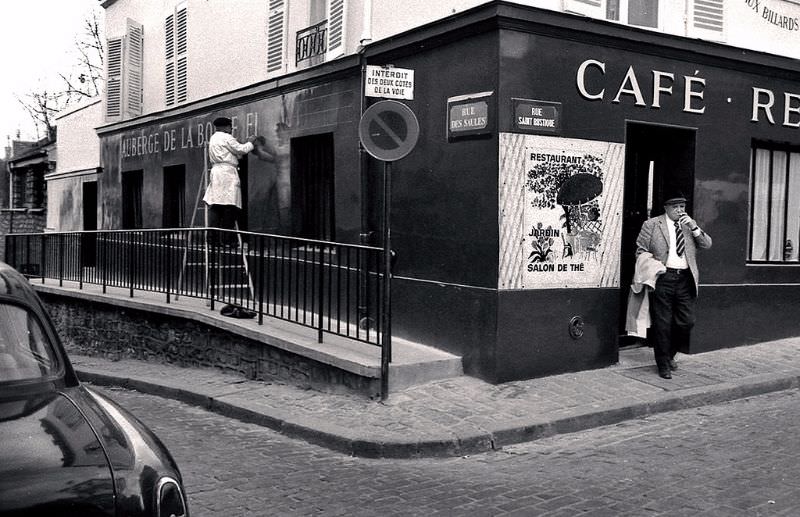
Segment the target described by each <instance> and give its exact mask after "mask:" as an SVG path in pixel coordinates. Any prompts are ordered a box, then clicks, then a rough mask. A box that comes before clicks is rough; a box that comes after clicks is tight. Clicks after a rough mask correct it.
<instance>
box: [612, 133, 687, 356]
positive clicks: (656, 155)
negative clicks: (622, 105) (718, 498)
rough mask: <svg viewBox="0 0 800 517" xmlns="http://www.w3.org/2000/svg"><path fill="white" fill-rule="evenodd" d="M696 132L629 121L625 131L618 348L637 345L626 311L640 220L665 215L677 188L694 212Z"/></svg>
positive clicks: (642, 221)
mask: <svg viewBox="0 0 800 517" xmlns="http://www.w3.org/2000/svg"><path fill="white" fill-rule="evenodd" d="M694 160H695V130H694V129H690V128H681V127H673V126H658V125H652V124H641V123H634V122H629V123H628V126H627V129H626V133H625V197H624V201H623V203H624V206H623V218H622V257H621V260H620V264H621V267H620V301H621V303H620V307H621V311H620V318H619V328H620V336H621V337H620V346H626V345H633V344H637V341H636V340H635V339H633V338H628V337H626V336H625V311H626V309H627V305H628V293H629V292H630V285H631V280H632V279H633V272H634V268H635V265H636V237H637V236H638V235H639V230H640V229H641V227H642V223H644V221H645V220H646V219H647V218H649V217H653V216H656V215H659V214H663V213H664V206H663V201H664V196H665V195H666V194H667V193H668V192H670V191H672V190H681V191H682V192H683V193H684V194H685V195H686V198H687V203H686V210H687V212H689V213H690V214H691V213H693V212H692V197H693V193H694Z"/></svg>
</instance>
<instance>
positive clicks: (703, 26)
mask: <svg viewBox="0 0 800 517" xmlns="http://www.w3.org/2000/svg"><path fill="white" fill-rule="evenodd" d="M724 4H725V2H724V0H693V2H692V13H691V20H692V23H691V28H690V31H691V33H690V34H689V35H690V36H694V37H696V38H703V39H710V40H713V41H723V40H724V38H725V31H724V29H725V23H724V22H725V11H724Z"/></svg>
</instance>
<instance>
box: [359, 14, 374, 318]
mask: <svg viewBox="0 0 800 517" xmlns="http://www.w3.org/2000/svg"><path fill="white" fill-rule="evenodd" d="M363 5H364V13H363V14H364V17H363V20H362V30H361V39H360V40H359V44H358V58H359V64H360V65H361V67H360V68H361V79H360V84H359V88H360V92H359V101H360V105H359V120H360V119H361V115H363V114H364V110H366V99H365V98H364V88H365V83H366V77H367V56H366V54H365V50H366V46H367V45H369V44H370V43H371V42H372V0H364V4H363ZM358 158H359V162H358V164H359V173H360V178H361V233H360V242H361V244H362V245H363V246H368V245H369V244H371V240H372V238H371V237H372V231H370V229H369V228H370V224H369V209H368V208H369V204H368V200H369V188H368V184H369V183H368V177H369V176H368V174H367V166H368V161H367V160H368V159H369V156H368V155H367V152H366V151H365V150H364V146H363V145H361V142H359V143H358ZM362 263H363V262H362ZM360 276H361V278H359V300H360V301H361V303H360V304H359V306H358V322H359V326H360V327H361V328H363V329H365V330H366V329H368V328H369V327H370V326H372V325H371V322H370V321H368V320H366V319H365V318H366V317H367V314H368V311H369V307H368V306H367V294H368V293H367V280H368V279H367V272H366V270H365V269H363V268H362V269H361V275H360Z"/></svg>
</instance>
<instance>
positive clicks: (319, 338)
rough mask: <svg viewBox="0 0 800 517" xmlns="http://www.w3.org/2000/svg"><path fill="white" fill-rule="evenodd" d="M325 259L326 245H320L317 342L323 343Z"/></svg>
mask: <svg viewBox="0 0 800 517" xmlns="http://www.w3.org/2000/svg"><path fill="white" fill-rule="evenodd" d="M324 260H325V246H322V245H320V247H319V284H318V285H317V343H322V327H323V325H322V311H323V310H324V308H325V305H324V304H323V303H322V298H323V296H324V294H325V289H324V285H325V284H323V278H325V275H324V272H323V267H324Z"/></svg>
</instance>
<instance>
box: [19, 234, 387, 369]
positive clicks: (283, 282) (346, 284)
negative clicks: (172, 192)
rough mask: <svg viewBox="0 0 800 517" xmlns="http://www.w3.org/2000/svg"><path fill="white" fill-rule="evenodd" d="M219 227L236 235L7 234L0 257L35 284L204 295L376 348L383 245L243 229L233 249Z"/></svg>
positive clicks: (131, 293)
mask: <svg viewBox="0 0 800 517" xmlns="http://www.w3.org/2000/svg"><path fill="white" fill-rule="evenodd" d="M226 232H233V233H237V232H234V231H233V230H222V229H218V228H158V229H152V228H146V229H135V230H91V231H66V232H46V233H26V234H8V235H6V236H5V238H6V254H5V261H6V262H7V263H8V264H9V265H11V266H12V267H14V268H16V269H18V270H19V271H21V272H22V273H23V274H25V275H26V276H27V277H29V278H31V279H41V281H42V282H43V283H44V282H45V279H46V278H47V279H55V280H57V281H58V282H59V285H63V283H64V282H65V281H67V282H69V281H73V282H76V283H77V284H78V288H79V289H83V286H84V284H95V285H101V286H102V287H103V292H106V288H107V287H119V288H124V289H126V290H128V292H129V296H131V297H133V296H135V292H136V291H150V292H160V293H164V294H165V296H166V303H172V300H173V299H175V298H177V297H178V296H191V297H197V298H205V299H208V300H210V302H211V303H210V305H211V306H212V307H214V303H215V302H216V303H219V304H223V305H225V304H230V305H234V306H238V307H242V308H246V309H248V310H252V311H254V312H256V313H257V316H258V324H263V320H264V316H267V317H273V318H278V319H282V320H286V321H290V322H293V323H297V324H300V325H304V326H307V327H311V328H314V329H316V330H317V333H318V340H319V341H320V342H321V341H322V338H323V334H332V335H337V336H342V337H346V338H349V339H354V340H356V341H361V342H364V343H368V344H371V345H376V346H381V347H382V348H383V345H384V343H383V341H384V338H382V333H383V330H384V329H383V328H382V326H383V323H382V322H383V321H384V319H383V316H384V312H383V311H385V310H390V309H389V308H387V307H384V302H383V296H382V294H383V292H382V290H383V275H384V274H385V271H383V268H384V262H385V261H384V259H383V249H382V248H377V247H372V246H365V245H362V244H346V243H338V242H332V241H325V240H316V239H303V238H299V237H289V236H283V235H274V234H265V233H257V232H245V231H240V232H238V234H239V236H240V237H241V239H242V241H244V244H243V246H242V248H240V249H231V248H226V247H225V246H223V245H222V244H214V243H220V242H229V241H226V240H225V239H224V238H222V237H223V235H222V234H223V233H226ZM190 244H191V245H190ZM204 246H207V248H204ZM204 249H208V250H209V252H210V253H209V254H208V256H210V257H211V258H210V259H209V260H208V261H207V262H206V261H205V260H204V259H203V250H204ZM183 257H188V258H189V259H190V260H186V261H182V260H181V259H182V258H183ZM243 260H245V261H248V262H247V263H248V266H249V268H248V269H249V274H250V275H252V276H253V278H250V281H251V282H252V286H253V288H254V289H255V291H254V292H252V294H251V291H250V290H249V289H243V288H242V285H243V283H242V282H243V281H244V280H246V278H241V271H237V267H236V265H237V263H238V264H241V263H242V261H243ZM183 264H186V266H185V267H186V268H187V269H186V271H182V268H183V267H184V266H183ZM188 268H192V270H191V271H189V269H188ZM183 273H185V274H183ZM205 273H210V274H208V275H206V274H205ZM178 278H182V280H181V282H180V283H181V284H182V285H176V284H177V282H176V279H178ZM364 297H366V299H364ZM390 343H391V341H390V340H389V343H388V344H390ZM382 353H389V354H390V351H384V350H382ZM389 357H390V355H389Z"/></svg>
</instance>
